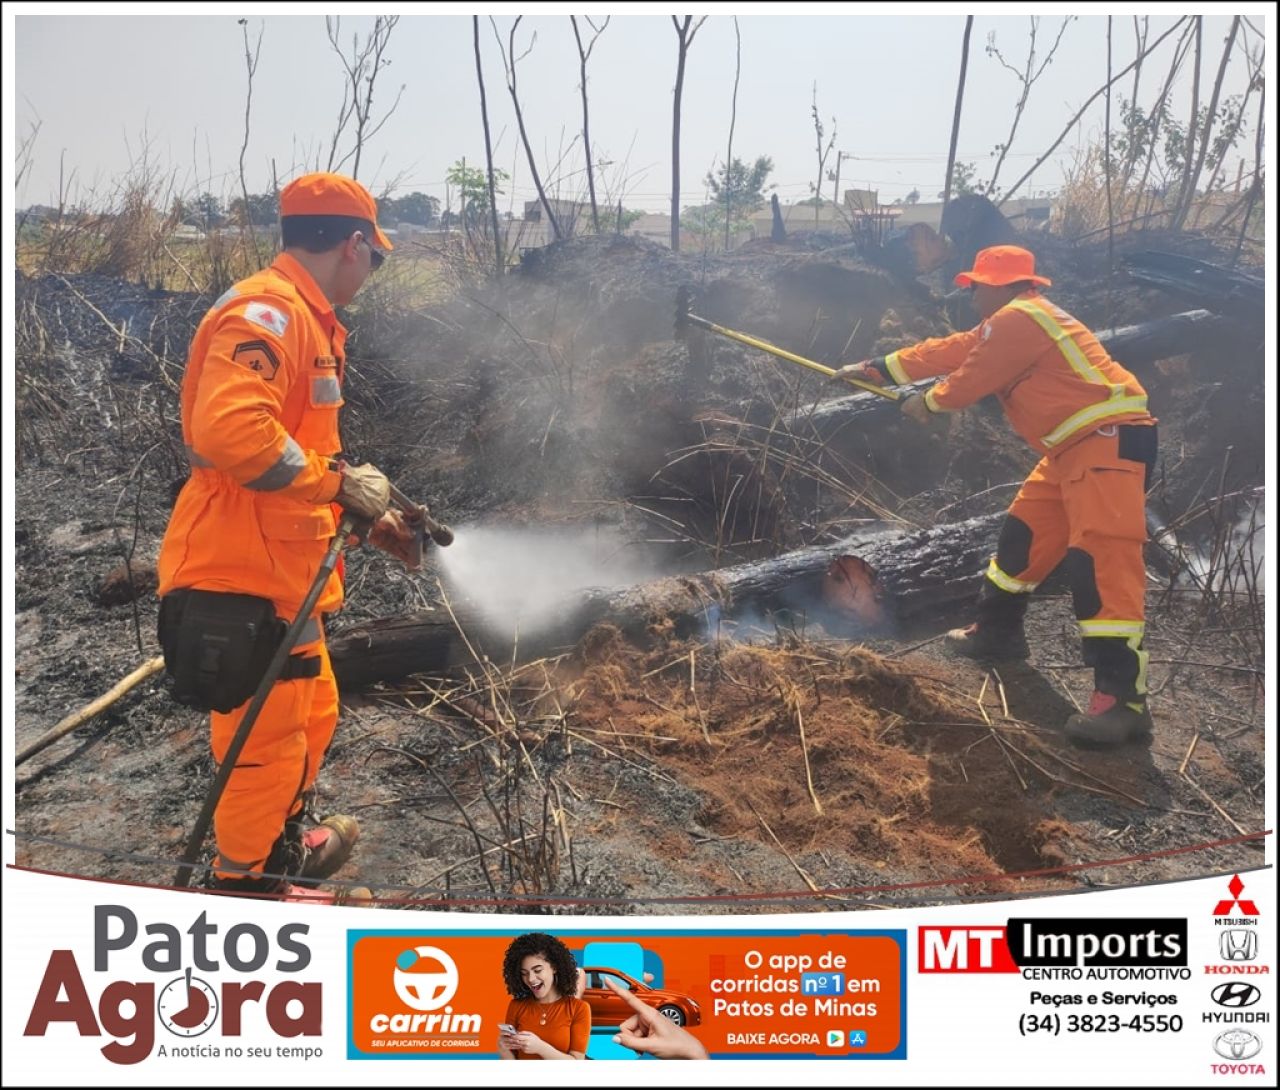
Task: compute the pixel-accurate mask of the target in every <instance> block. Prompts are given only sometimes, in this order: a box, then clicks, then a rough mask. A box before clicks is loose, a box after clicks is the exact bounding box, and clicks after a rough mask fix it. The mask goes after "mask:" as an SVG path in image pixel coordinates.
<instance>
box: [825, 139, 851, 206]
mask: <svg viewBox="0 0 1280 1090" xmlns="http://www.w3.org/2000/svg"><path fill="white" fill-rule="evenodd" d="M854 158H856V156H855V155H854V154H853V153H852V152H849V151H838V152H836V169H835V173H834V174H832V172H831V171H827V181H829V182H835V183H836V191H835V205H836V207H837V208H839V207H840V202H841V201H842V199H843V198H842V197H841V196H840V164H841V163H843V162H844V161H845V160H846V159H854Z"/></svg>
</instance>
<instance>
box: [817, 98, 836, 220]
mask: <svg viewBox="0 0 1280 1090" xmlns="http://www.w3.org/2000/svg"><path fill="white" fill-rule="evenodd" d="M812 113H813V132H814V135H815V137H816V139H817V144H818V181H817V183H816V184H815V185H814V186H813V198H814V204H813V225H814V226H815V227H817V226H818V216H819V214H820V213H821V212H822V179H823V176H824V172H825V170H826V166H827V156H829V155H830V154H831V149H832V148H834V147H835V146H836V135H837V128H836V119H835V118H834V117H833V118H832V119H831V139H830V140H828V141H827V146H826V147H825V148H824V147H823V146H822V137H823V134H824V133H825V131H826V130H825V129H824V128H823V125H822V118H821V117H819V116H818V84H817V82H816V81H815V82H814V85H813V109H812ZM836 196H837V199H838V198H839V194H837V195H836Z"/></svg>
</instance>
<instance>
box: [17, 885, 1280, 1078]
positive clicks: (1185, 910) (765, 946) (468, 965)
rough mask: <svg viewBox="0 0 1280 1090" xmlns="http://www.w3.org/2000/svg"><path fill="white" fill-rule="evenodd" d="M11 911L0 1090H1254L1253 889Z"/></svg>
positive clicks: (1256, 957)
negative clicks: (858, 1083) (797, 901)
mask: <svg viewBox="0 0 1280 1090" xmlns="http://www.w3.org/2000/svg"><path fill="white" fill-rule="evenodd" d="M6 900H7V905H8V911H7V913H6V926H5V931H4V947H5V949H4V973H5V995H6V1002H5V1005H4V1034H5V1044H6V1048H5V1051H4V1054H3V1065H4V1075H5V1083H6V1085H14V1084H21V1083H30V1082H36V1081H38V1082H40V1083H42V1084H45V1085H56V1084H83V1083H92V1084H95V1085H121V1086H124V1085H150V1086H162V1085H172V1084H173V1082H175V1081H177V1080H181V1081H182V1082H184V1083H193V1084H200V1085H232V1084H235V1083H237V1082H242V1081H244V1080H246V1079H253V1080H260V1079H264V1078H277V1077H282V1076H287V1077H294V1076H296V1075H299V1074H301V1075H302V1076H304V1077H306V1078H307V1079H308V1080H311V1081H314V1082H316V1083H318V1084H321V1085H323V1084H325V1083H327V1082H337V1081H345V1080H349V1079H352V1078H370V1077H372V1078H375V1079H382V1078H384V1077H385V1076H383V1075H380V1074H375V1073H374V1072H377V1071H378V1070H380V1069H378V1068H370V1067H369V1063H370V1062H371V1061H373V1062H376V1061H379V1060H389V1059H393V1060H399V1061H402V1062H408V1063H413V1062H419V1063H423V1062H425V1063H427V1064H429V1065H430V1067H429V1073H427V1072H424V1073H423V1076H422V1077H423V1078H426V1079H432V1080H436V1081H444V1082H449V1081H450V1080H455V1081H465V1082H467V1083H472V1084H475V1085H505V1084H507V1083H508V1082H509V1081H510V1080H511V1078H512V1076H511V1075H510V1073H509V1072H508V1071H507V1069H506V1068H504V1067H503V1066H502V1065H503V1063H504V1062H505V1061H507V1060H515V1059H534V1058H544V1059H555V1058H558V1057H561V1056H563V1057H564V1058H565V1059H570V1060H573V1059H583V1060H587V1061H592V1062H603V1063H608V1064H610V1065H611V1066H610V1075H609V1078H610V1080H611V1081H614V1082H616V1083H618V1084H621V1085H657V1084H661V1083H662V1082H664V1081H668V1080H669V1079H670V1076H667V1075H663V1074H662V1073H661V1067H660V1066H659V1065H657V1064H655V1063H654V1061H655V1060H669V1059H684V1060H690V1061H701V1062H700V1063H696V1064H695V1066H694V1067H692V1068H691V1067H687V1066H685V1067H682V1068H681V1074H680V1075H679V1076H676V1077H677V1078H678V1079H679V1080H680V1081H681V1082H682V1083H686V1082H696V1083H704V1084H705V1083H722V1082H724V1081H726V1080H729V1081H732V1082H735V1083H740V1084H742V1085H777V1084H778V1080H779V1079H780V1078H782V1079H789V1078H794V1079H796V1080H804V1081H805V1082H808V1083H815V1084H818V1083H823V1082H834V1083H839V1084H842V1083H845V1082H847V1081H848V1080H849V1079H850V1078H854V1077H858V1076H853V1075H852V1074H851V1069H849V1068H848V1066H847V1064H848V1063H849V1061H860V1060H861V1061H866V1060H875V1061H881V1062H882V1063H884V1064H886V1065H888V1066H887V1067H883V1068H882V1067H877V1068H876V1071H877V1074H876V1075H875V1076H872V1078H874V1079H876V1080H879V1079H892V1080H894V1081H895V1082H901V1083H904V1084H906V1085H930V1084H934V1085H938V1084H946V1085H954V1086H1023V1085H1041V1084H1045V1083H1047V1082H1052V1083H1053V1084H1055V1085H1057V1084H1061V1083H1063V1082H1067V1083H1087V1082H1101V1081H1102V1080H1109V1081H1113V1082H1114V1081H1121V1082H1123V1083H1125V1084H1127V1085H1134V1086H1193V1085H1194V1086H1199V1085H1214V1084H1216V1083H1218V1082H1229V1083H1233V1084H1243V1085H1271V1084H1272V1083H1273V1082H1274V1072H1275V1062H1276V1061H1275V1056H1276V1052H1275V1014H1276V1002H1275V992H1276V988H1275V983H1274V973H1275V957H1276V945H1275V939H1274V915H1275V907H1276V906H1275V882H1274V872H1273V871H1272V870H1271V869H1270V868H1266V867H1263V868H1259V869H1256V870H1250V871H1244V872H1241V873H1231V874H1223V875H1219V876H1214V877H1210V878H1202V879H1196V880H1193V881H1187V882H1179V883H1171V884H1167V885H1153V886H1146V887H1135V888H1131V889H1123V890H1114V891H1109V892H1097V893H1091V894H1083V895H1076V896H1063V897H1047V898H1035V899H1028V900H1015V901H992V902H987V903H978V904H969V905H959V904H957V905H951V906H943V907H931V908H919V909H904V910H898V909H886V910H883V911H879V912H862V913H840V914H824V915H822V916H821V917H815V916H814V915H812V914H807V915H806V914H779V915H775V916H770V917H768V918H767V919H766V918H758V919H757V920H754V921H751V925H750V926H744V924H745V923H747V921H744V920H743V919H742V918H736V919H735V918H728V917H723V918H716V917H686V918H683V919H667V918H657V917H651V918H627V917H571V916H567V915H566V916H557V917H549V916H545V915H540V916H493V915H468V916H467V917H466V918H465V920H464V919H463V918H461V917H459V916H458V915H457V914H456V913H455V914H450V913H441V912H430V911H403V910H398V911H397V910H390V909H386V908H317V907H314V906H307V905H290V904H280V903H275V902H267V903H260V904H253V905H247V904H245V903H244V902H242V901H240V900H238V899H235V898H226V897H213V896H207V895H201V894H193V893H186V894H183V893H177V892H173V891H157V890H150V889H145V888H129V887H122V886H116V885H112V884H108V883H101V882H90V881H84V880H78V879H71V878H66V877H61V876H52V875H43V874H38V873H33V872H28V871H22V870H14V869H12V868H10V869H9V870H8V872H7V876H6ZM837 924H841V925H843V926H836V925H837ZM637 1060H640V1061H643V1062H641V1063H637V1062H636V1061H637ZM761 1061H767V1062H761ZM890 1071H891V1072H892V1073H891V1074H890V1073H889V1072H890ZM1029 1071H1034V1072H1037V1074H1034V1076H1032V1075H1029V1074H1028V1072H1029ZM593 1072H596V1069H595V1068H594V1067H589V1066H585V1065H583V1064H580V1063H572V1062H568V1063H561V1064H560V1066H559V1067H558V1068H557V1069H556V1076H555V1077H556V1079H557V1080H558V1081H563V1082H566V1083H568V1084H571V1085H587V1084H590V1083H591V1082H592V1080H593V1079H598V1078H599V1077H600V1076H599V1073H598V1072H596V1073H595V1074H594V1075H593V1074H592V1073H593ZM1045 1073H1052V1078H1049V1077H1048V1076H1047V1075H1046V1074H1045Z"/></svg>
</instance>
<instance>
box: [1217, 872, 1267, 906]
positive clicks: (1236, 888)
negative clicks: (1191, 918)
mask: <svg viewBox="0 0 1280 1090" xmlns="http://www.w3.org/2000/svg"><path fill="white" fill-rule="evenodd" d="M1227 889H1229V890H1230V891H1231V900H1229V901H1219V902H1218V907H1217V908H1215V909H1214V910H1213V914H1214V915H1215V916H1230V915H1231V912H1232V910H1233V909H1235V908H1237V907H1238V908H1239V910H1240V915H1241V916H1256V915H1257V914H1258V906H1257V905H1255V904H1254V903H1253V902H1252V901H1242V900H1240V894H1241V893H1243V892H1244V883H1243V882H1242V881H1240V875H1238V874H1237V875H1235V876H1234V877H1232V879H1231V881H1230V882H1228V883H1227Z"/></svg>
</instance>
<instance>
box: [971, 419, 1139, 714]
mask: <svg viewBox="0 0 1280 1090" xmlns="http://www.w3.org/2000/svg"><path fill="white" fill-rule="evenodd" d="M1154 460H1155V426H1154V425H1124V424H1121V425H1115V424H1112V425H1109V426H1106V427H1103V428H1100V429H1098V430H1097V431H1096V432H1094V433H1093V434H1091V435H1089V436H1088V437H1086V438H1084V439H1082V440H1080V441H1079V442H1077V443H1075V444H1073V445H1072V446H1071V447H1070V448H1068V449H1067V450H1065V451H1063V452H1062V453H1061V454H1058V455H1056V456H1053V457H1045V458H1042V459H1041V460H1040V462H1039V464H1038V465H1037V466H1036V467H1035V469H1034V470H1032V472H1031V475H1030V476H1029V477H1028V478H1027V479H1026V481H1025V482H1023V485H1022V488H1021V489H1020V490H1019V491H1018V494H1017V496H1016V497H1015V498H1014V501H1013V504H1012V505H1011V506H1010V508H1009V513H1008V516H1007V517H1006V519H1005V524H1004V527H1003V528H1002V530H1001V533H1000V542H999V546H998V547H997V551H996V555H995V557H994V558H993V559H992V560H991V563H990V566H989V567H988V569H987V580H988V585H987V586H985V587H984V588H983V594H982V596H981V599H980V602H979V622H980V623H988V622H990V623H992V624H993V625H995V626H996V627H999V624H1000V623H1001V615H1002V614H1003V615H1004V616H1005V617H1008V616H1010V615H1013V614H1016V615H1018V617H1019V619H1020V616H1021V613H1022V611H1023V610H1025V605H1026V595H1027V594H1029V593H1030V591H1032V590H1034V589H1035V587H1036V586H1037V584H1039V583H1040V582H1041V581H1042V580H1043V579H1045V578H1046V577H1047V576H1048V575H1049V573H1050V572H1051V571H1053V569H1054V568H1056V567H1057V566H1058V564H1059V563H1062V562H1064V561H1065V568H1066V571H1067V574H1068V577H1069V579H1070V584H1071V592H1072V598H1073V599H1074V603H1075V611H1076V618H1077V620H1078V622H1079V625H1080V635H1081V637H1082V638H1083V644H1084V659H1085V662H1086V663H1088V664H1090V665H1092V666H1093V667H1094V673H1095V679H1096V685H1097V688H1098V689H1099V690H1100V691H1102V692H1106V693H1110V694H1111V695H1112V696H1115V697H1117V698H1119V699H1121V700H1127V701H1141V700H1143V699H1145V696H1146V672H1147V653H1146V652H1145V651H1144V650H1143V649H1142V637H1143V633H1144V629H1145V621H1144V618H1145V609H1144V597H1145V593H1146V578H1147V576H1146V567H1145V565H1144V563H1143V556H1142V549H1143V543H1144V542H1145V541H1146V537H1147V532H1146V506H1145V505H1146V487H1147V484H1148V480H1147V476H1148V474H1149V473H1150V468H1151V466H1152V465H1153V463H1154ZM1001 592H1003V593H1001ZM984 614H985V618H984Z"/></svg>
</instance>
